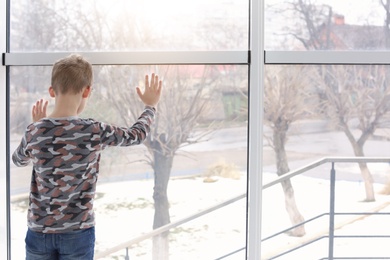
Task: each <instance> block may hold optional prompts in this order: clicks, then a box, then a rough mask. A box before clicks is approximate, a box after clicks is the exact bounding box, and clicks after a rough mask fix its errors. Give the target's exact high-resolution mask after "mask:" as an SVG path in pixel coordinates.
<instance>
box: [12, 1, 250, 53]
mask: <svg viewBox="0 0 390 260" xmlns="http://www.w3.org/2000/svg"><path fill="white" fill-rule="evenodd" d="M248 3H249V1H240V0H234V1H232V0H218V1H212V2H210V1H206V0H201V1H179V0H168V1H158V0H148V1H128V0H121V1H103V0H98V1H97V0H87V1H77V2H75V1H71V0H61V1H54V2H53V1H47V0H39V1H34V2H31V1H26V0H17V1H12V6H11V31H10V34H11V39H10V48H11V52H18V51H24V52H34V51H46V52H47V51H72V52H80V51H160V50H175V51H180V50H186V51H188V50H192V51H193V50H247V49H248V27H249V26H248V21H249V18H248V17H249V12H248V10H249V9H248Z"/></svg>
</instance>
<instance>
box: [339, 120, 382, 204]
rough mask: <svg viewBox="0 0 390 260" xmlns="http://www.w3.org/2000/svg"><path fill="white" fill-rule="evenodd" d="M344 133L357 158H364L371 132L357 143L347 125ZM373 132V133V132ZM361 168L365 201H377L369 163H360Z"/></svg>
mask: <svg viewBox="0 0 390 260" xmlns="http://www.w3.org/2000/svg"><path fill="white" fill-rule="evenodd" d="M372 129H374V128H372ZM343 131H344V133H345V134H346V136H347V137H348V140H349V142H350V143H351V145H352V148H353V152H354V154H355V156H358V157H364V152H363V146H364V143H365V141H366V140H367V139H368V136H369V135H370V134H371V132H364V133H363V135H362V137H361V138H360V140H359V141H356V140H355V138H354V136H353V135H352V133H351V131H350V130H349V128H347V127H346V124H344V125H343ZM371 131H372V132H373V130H371ZM359 168H360V172H361V174H362V178H363V180H364V187H365V190H366V199H365V201H367V202H369V201H375V192H374V185H373V183H374V180H373V178H372V175H371V172H370V170H369V169H368V167H367V163H363V162H362V163H359Z"/></svg>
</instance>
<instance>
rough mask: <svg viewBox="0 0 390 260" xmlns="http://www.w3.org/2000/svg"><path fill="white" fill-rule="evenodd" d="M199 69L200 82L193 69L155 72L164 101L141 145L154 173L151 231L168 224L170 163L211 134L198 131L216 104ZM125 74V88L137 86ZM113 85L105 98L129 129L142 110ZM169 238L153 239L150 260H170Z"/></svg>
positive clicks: (205, 70) (206, 77)
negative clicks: (186, 148)
mask: <svg viewBox="0 0 390 260" xmlns="http://www.w3.org/2000/svg"><path fill="white" fill-rule="evenodd" d="M202 68H203V75H201V77H200V78H196V77H195V78H194V77H193V76H192V75H191V73H193V69H194V67H193V66H167V67H156V68H154V69H155V70H159V75H160V76H161V77H163V78H164V90H163V97H162V100H161V101H160V103H159V105H158V112H157V119H156V122H155V123H154V125H153V128H152V131H151V134H150V135H149V137H148V138H147V140H146V141H145V143H144V144H145V145H146V147H147V149H148V151H149V156H148V158H147V162H148V163H149V164H150V166H151V167H152V169H153V172H154V188H153V189H154V191H153V199H154V207H155V214H154V221H153V228H154V229H156V228H159V227H161V226H164V225H166V224H169V223H170V214H169V207H170V206H169V200H168V183H169V180H170V176H171V170H172V164H173V159H174V157H175V156H176V155H177V154H178V150H179V148H181V147H183V146H185V145H190V144H193V143H196V142H198V141H199V140H200V139H201V138H202V137H203V136H204V134H206V133H209V132H210V131H211V130H210V128H209V127H207V126H206V127H205V128H203V129H198V127H197V126H198V124H199V122H200V120H201V119H202V118H203V117H205V116H206V115H207V113H208V112H210V109H212V106H211V104H213V102H210V100H215V98H214V97H213V96H212V95H213V91H210V89H212V87H213V80H212V79H210V77H209V75H208V73H209V72H210V70H209V68H210V67H208V66H204V67H203V66H202ZM143 69H147V68H143ZM125 70H126V69H124V71H125ZM150 70H151V69H149V71H150ZM115 71H117V70H115ZM127 73H128V76H127V78H130V81H129V82H128V84H129V85H133V86H134V84H137V83H138V82H137V81H136V77H132V76H131V72H129V71H127ZM133 73H134V72H133ZM137 73H140V71H138V72H137ZM110 74H111V75H112V76H111V78H115V77H117V76H118V75H117V74H116V73H110ZM133 79H134V81H133ZM113 82H115V80H113ZM113 82H112V85H111V86H110V87H108V88H107V93H106V95H107V98H108V100H109V103H110V104H112V106H114V107H116V109H117V111H118V113H120V114H121V117H122V120H123V121H124V122H126V124H127V125H130V124H132V122H133V121H134V119H135V118H136V117H137V116H138V115H139V113H140V111H141V110H142V106H138V107H137V106H135V105H134V104H137V103H138V104H139V103H140V102H139V101H138V100H137V97H136V95H135V93H134V92H132V91H126V92H125V93H122V94H121V95H118V88H123V87H124V86H123V85H122V86H119V85H118V84H116V83H113ZM196 130H198V131H196ZM195 133H198V134H195ZM168 235H169V232H165V233H163V234H161V235H159V236H156V237H155V238H154V240H153V259H169V240H168Z"/></svg>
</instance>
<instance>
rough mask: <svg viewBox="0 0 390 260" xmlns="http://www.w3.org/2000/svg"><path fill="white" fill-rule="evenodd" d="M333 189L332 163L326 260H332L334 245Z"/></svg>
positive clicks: (334, 185) (334, 181) (334, 184)
mask: <svg viewBox="0 0 390 260" xmlns="http://www.w3.org/2000/svg"><path fill="white" fill-rule="evenodd" d="M335 187H336V170H335V169H334V162H332V169H331V170H330V196H329V197H330V202H329V206H330V208H329V253H328V260H333V245H334V210H335V193H336V192H335Z"/></svg>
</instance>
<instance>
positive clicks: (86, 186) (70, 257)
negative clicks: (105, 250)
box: [12, 55, 162, 260]
mask: <svg viewBox="0 0 390 260" xmlns="http://www.w3.org/2000/svg"><path fill="white" fill-rule="evenodd" d="M92 78H93V75H92V66H91V64H90V63H89V62H88V61H86V60H85V59H84V58H83V57H81V56H79V55H70V56H68V57H66V58H63V59H61V60H59V61H57V62H56V63H55V64H54V66H53V69H52V79H51V87H50V88H49V94H50V96H51V97H53V98H55V105H54V110H53V112H52V113H51V114H50V115H49V116H46V108H47V104H48V102H47V101H46V102H43V100H42V99H41V100H39V101H37V103H36V104H35V105H34V106H33V108H32V118H33V123H32V124H30V125H29V126H28V127H27V130H26V132H25V135H24V136H23V139H22V141H21V143H20V145H19V147H18V148H17V149H16V150H15V152H14V153H13V155H12V160H13V162H14V163H15V165H17V166H26V165H28V163H29V162H30V161H31V162H32V163H33V172H32V178H31V189H30V196H29V209H28V217H27V219H28V231H27V235H26V240H25V242H26V259H27V260H35V259H39V260H44V259H48V260H49V259H53V260H54V259H63V260H76V259H80V260H88V259H91V260H92V259H93V255H94V243H95V230H94V225H95V221H94V213H93V199H94V195H95V189H96V181H97V178H98V173H99V161H100V153H101V151H102V150H104V149H105V148H106V147H108V146H130V145H136V144H140V143H141V142H142V141H143V140H144V139H145V138H146V136H147V134H148V133H149V131H150V125H151V124H152V122H153V120H154V117H155V112H156V109H155V107H156V106H157V103H158V102H159V99H160V96H161V90H162V81H161V80H160V81H159V80H158V76H156V75H154V74H152V76H151V79H150V82H149V77H148V76H147V75H146V76H145V90H144V92H142V91H141V90H140V88H139V87H137V89H136V91H137V94H138V96H139V97H140V99H141V101H142V102H143V103H144V104H145V109H144V111H143V113H142V114H141V116H140V117H139V119H138V120H137V122H136V123H135V124H134V125H133V126H132V127H130V128H124V127H115V126H113V125H109V124H105V123H102V122H97V121H95V120H93V119H82V118H80V117H78V115H79V114H80V113H81V112H82V111H83V109H84V107H85V105H86V102H87V100H88V98H89V96H90V93H91V91H92Z"/></svg>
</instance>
